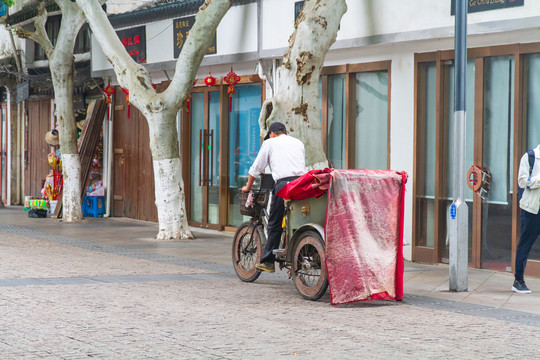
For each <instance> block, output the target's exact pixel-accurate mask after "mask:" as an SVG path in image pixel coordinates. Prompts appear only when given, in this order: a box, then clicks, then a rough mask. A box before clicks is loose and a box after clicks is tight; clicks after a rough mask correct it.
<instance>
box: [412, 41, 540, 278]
mask: <svg viewBox="0 0 540 360" xmlns="http://www.w3.org/2000/svg"><path fill="white" fill-rule="evenodd" d="M532 53H540V43H532V44H511V45H501V46H492V47H481V48H473V49H468V58H469V59H474V61H475V99H474V101H475V110H474V112H475V115H474V117H475V119H474V136H475V144H474V164H475V165H482V162H483V145H482V144H483V142H484V141H483V140H484V139H483V130H484V128H483V126H484V62H485V59H486V58H488V57H493V56H504V55H513V56H514V64H515V67H514V75H515V76H514V79H515V83H514V114H513V115H514V123H513V127H514V138H513V159H512V161H513V164H514V166H513V174H512V181H513V187H512V188H513V189H517V188H518V184H517V173H518V171H519V166H518V165H519V161H520V158H521V156H522V154H523V153H524V152H525V143H526V123H527V114H526V111H525V106H526V97H527V78H526V69H527V62H526V55H527V54H532ZM453 58H454V51H453V50H444V51H438V52H430V53H418V54H415V67H414V71H415V76H414V79H415V80H414V81H415V84H414V89H415V90H414V96H415V101H414V103H415V110H414V112H415V125H414V128H415V134H414V149H415V153H416V154H418V151H419V150H420V145H421V144H419V143H418V142H419V141H421V139H419V135H418V134H419V131H420V129H419V124H418V121H419V118H420V116H421V114H420V111H421V107H420V103H421V101H422V99H421V97H422V96H421V95H420V93H419V92H420V90H421V84H422V80H421V74H419V65H420V64H421V63H424V62H432V61H446V60H452V59H453ZM438 76H439V75H438ZM441 91H442V89H441V88H440V87H439V85H437V92H441ZM438 105H439V102H437V106H438ZM440 140H442V141H443V142H445V143H446V142H447V139H446V138H445V137H443V138H441V139H440ZM441 160H442V158H441V157H440V155H437V158H436V163H440V162H441ZM420 165H421V164H420V163H419V162H418V155H415V156H414V170H413V172H414V175H413V179H414V184H415V185H413V247H412V254H413V256H412V258H413V260H419V261H428V262H429V258H431V259H434V260H436V261H437V262H438V261H440V257H441V248H440V247H439V249H434V248H425V247H420V246H418V245H416V242H417V235H418V229H417V217H418V215H419V214H417V212H418V208H417V206H416V197H417V189H418V184H419V183H420V181H421V179H420V178H419V176H420V175H421V172H422V170H421V169H422V167H421V166H420ZM437 211H438V212H439V213H438V214H439V215H440V213H441V209H438V210H437ZM519 213H520V209H519V204H518V201H517V191H513V194H512V239H511V241H512V250H511V257H512V260H511V262H512V271H514V266H515V264H514V262H515V252H516V248H517V243H518V241H519V234H520V229H519V224H520V220H519ZM481 214H482V201H481V199H480V198H479V197H478V196H474V197H473V221H472V222H473V223H472V224H471V226H474V227H473V234H472V238H473V239H472V240H473V245H472V255H471V257H472V259H471V262H470V264H471V266H472V267H475V268H480V267H481V265H482V264H481V259H482V245H481V244H482V242H481V241H482V215H481ZM439 218H440V216H438V215H437V214H435V222H439V221H441V220H440V219H439ZM435 228H438V227H437V225H435ZM436 234H437V232H436ZM440 241H441V239H440V238H439V240H437V239H435V243H436V244H437V243H439V242H440ZM527 265H528V266H527V271H526V274H527V275H535V276H538V274H540V261H536V260H529V261H528V263H527Z"/></svg>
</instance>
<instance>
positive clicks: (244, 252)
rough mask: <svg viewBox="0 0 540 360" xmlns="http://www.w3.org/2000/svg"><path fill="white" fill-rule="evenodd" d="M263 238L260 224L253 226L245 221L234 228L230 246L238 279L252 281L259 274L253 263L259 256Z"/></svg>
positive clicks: (255, 262)
mask: <svg viewBox="0 0 540 360" xmlns="http://www.w3.org/2000/svg"><path fill="white" fill-rule="evenodd" d="M264 238H265V237H264V232H263V227H262V225H261V224H259V225H256V226H255V225H254V224H253V223H251V222H249V221H247V222H245V223H243V224H242V225H240V227H238V229H237V230H236V233H235V234H234V241H233V247H232V259H233V266H234V271H236V275H238V277H239V278H240V280H242V281H245V282H253V281H255V280H257V278H258V277H259V275H260V274H261V271H260V270H258V269H257V268H256V267H255V264H257V262H258V261H259V259H260V258H261V253H262V250H263V239H264Z"/></svg>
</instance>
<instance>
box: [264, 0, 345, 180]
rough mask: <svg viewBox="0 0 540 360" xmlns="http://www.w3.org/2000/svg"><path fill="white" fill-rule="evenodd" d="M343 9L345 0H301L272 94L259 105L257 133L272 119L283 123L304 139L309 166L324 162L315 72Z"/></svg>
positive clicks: (326, 164)
mask: <svg viewBox="0 0 540 360" xmlns="http://www.w3.org/2000/svg"><path fill="white" fill-rule="evenodd" d="M346 10H347V5H346V4H345V0H307V1H306V2H305V5H304V9H303V11H302V12H301V14H300V15H299V16H298V19H297V22H296V24H295V28H296V29H295V31H294V33H293V34H292V35H291V37H290V38H289V48H288V49H287V52H286V53H285V55H284V56H283V65H282V66H280V68H279V69H278V72H277V77H278V79H277V88H276V93H275V96H274V97H273V98H271V99H268V100H266V101H265V102H264V104H263V106H262V109H261V115H260V118H259V123H260V125H261V136H264V135H265V134H266V132H267V130H266V129H268V126H269V125H270V124H271V123H272V122H275V121H279V122H282V123H284V124H285V125H286V126H287V128H288V129H289V134H290V135H292V136H294V137H296V138H298V139H300V140H302V141H303V142H304V146H305V148H306V166H307V167H308V168H310V169H316V168H324V167H326V166H328V161H327V159H326V156H325V154H324V150H323V148H322V142H321V116H320V113H321V109H320V107H319V76H320V72H321V68H322V66H323V63H324V58H325V57H326V54H327V53H328V49H329V48H330V46H331V45H332V44H333V43H334V41H335V40H336V36H337V32H338V28H339V22H340V21H341V17H342V16H343V14H344V13H345V11H346Z"/></svg>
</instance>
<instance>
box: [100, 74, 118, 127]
mask: <svg viewBox="0 0 540 360" xmlns="http://www.w3.org/2000/svg"><path fill="white" fill-rule="evenodd" d="M103 92H104V93H105V103H106V104H107V120H109V118H110V115H109V111H110V106H109V105H110V104H111V102H112V98H111V97H112V95H113V94H114V93H115V92H116V90H114V87H112V86H111V80H109V85H107V86H106V87H105V88H104V89H103Z"/></svg>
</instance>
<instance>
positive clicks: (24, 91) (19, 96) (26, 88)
mask: <svg viewBox="0 0 540 360" xmlns="http://www.w3.org/2000/svg"><path fill="white" fill-rule="evenodd" d="M29 96H30V82H29V81H25V82H23V83H22V84H21V85H19V86H17V92H16V93H15V102H16V103H20V102H21V101H24V100H26V99H28V97H29Z"/></svg>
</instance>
